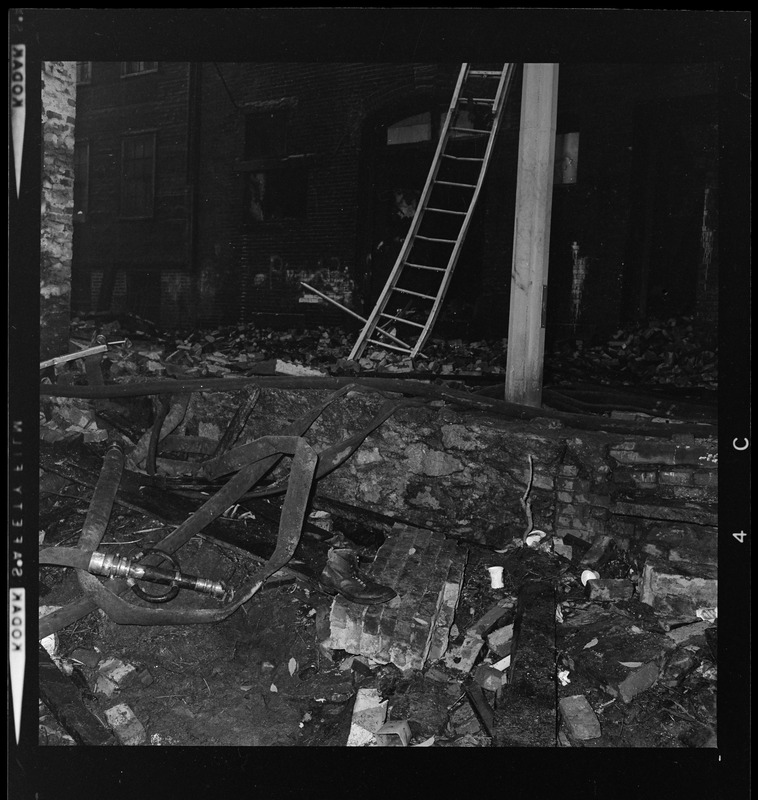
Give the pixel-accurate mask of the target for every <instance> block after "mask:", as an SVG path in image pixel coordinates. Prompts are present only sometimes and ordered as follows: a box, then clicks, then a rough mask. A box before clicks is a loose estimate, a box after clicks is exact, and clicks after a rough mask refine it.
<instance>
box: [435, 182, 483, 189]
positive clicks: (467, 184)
mask: <svg viewBox="0 0 758 800" xmlns="http://www.w3.org/2000/svg"><path fill="white" fill-rule="evenodd" d="M435 183H440V184H442V185H443V186H465V187H466V188H467V189H476V184H475V183H456V182H455V181H435Z"/></svg>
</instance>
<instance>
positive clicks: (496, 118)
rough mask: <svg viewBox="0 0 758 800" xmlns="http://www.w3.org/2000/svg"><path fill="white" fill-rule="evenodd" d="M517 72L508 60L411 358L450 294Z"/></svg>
mask: <svg viewBox="0 0 758 800" xmlns="http://www.w3.org/2000/svg"><path fill="white" fill-rule="evenodd" d="M515 71H516V70H515V65H514V64H512V63H509V64H508V66H507V68H505V69H504V70H503V72H502V74H501V76H500V82H499V83H498V87H497V92H496V94H495V102H494V104H493V108H494V111H493V119H492V130H491V133H490V137H489V140H488V142H487V147H486V150H485V153H484V159H483V162H482V169H481V171H480V172H479V177H478V179H477V182H476V188H475V189H474V194H473V196H472V198H471V202H470V205H469V209H468V212H467V213H466V217H465V219H464V220H463V224H462V226H461V230H460V232H459V233H458V239H457V241H456V244H455V246H454V247H453V251H452V253H451V254H450V259H449V261H448V265H447V268H446V269H445V273H444V275H443V276H442V281H441V284H440V287H439V289H438V290H437V299H436V300H435V301H434V305H433V307H432V310H431V312H430V313H429V317H428V319H427V322H426V325H425V326H424V330H423V331H422V332H421V334H420V336H419V338H418V340H417V342H416V344H415V345H414V347H413V352H412V354H411V358H415V356H416V355H418V352H419V350H420V349H421V348H422V347H423V346H424V345H425V344H426V341H427V339H428V338H429V334H430V333H431V331H432V327H433V326H434V323H435V322H436V321H437V316H438V314H439V311H440V308H441V307H442V303H443V301H444V299H445V295H446V294H447V290H448V287H449V285H450V281H451V280H452V277H453V270H454V269H455V265H456V263H457V261H458V256H459V255H460V252H461V250H462V248H463V243H464V241H465V239H466V233H467V232H468V228H469V225H470V223H471V220H472V218H473V216H474V209H475V208H476V201H477V200H478V199H479V194H480V192H481V190H482V186H483V185H484V179H485V177H486V174H487V166H488V165H489V160H490V156H491V154H492V150H493V148H494V146H495V139H496V137H497V132H498V130H499V128H500V123H501V121H502V118H503V114H502V111H503V108H504V107H505V100H506V99H507V96H508V92H509V91H510V87H511V83H512V82H513V76H514V73H515Z"/></svg>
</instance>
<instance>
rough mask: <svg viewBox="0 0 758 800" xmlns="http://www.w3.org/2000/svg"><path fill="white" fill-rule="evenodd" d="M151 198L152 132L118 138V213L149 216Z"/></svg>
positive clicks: (127, 215)
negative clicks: (119, 174) (119, 210)
mask: <svg viewBox="0 0 758 800" xmlns="http://www.w3.org/2000/svg"><path fill="white" fill-rule="evenodd" d="M154 197H155V132H154V131H150V132H148V133H140V134H134V135H132V136H127V137H125V138H124V139H122V140H121V216H122V217H151V216H152V215H153V205H154Z"/></svg>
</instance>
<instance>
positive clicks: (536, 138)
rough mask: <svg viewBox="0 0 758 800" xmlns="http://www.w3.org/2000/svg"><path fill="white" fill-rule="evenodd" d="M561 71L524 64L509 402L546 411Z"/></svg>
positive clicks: (507, 388)
mask: <svg viewBox="0 0 758 800" xmlns="http://www.w3.org/2000/svg"><path fill="white" fill-rule="evenodd" d="M557 102H558V65H557V64H524V77H523V94H522V101H521V132H520V136H519V155H518V177H517V183H516V221H515V228H514V235H513V266H512V270H511V301H510V315H509V317H508V356H507V358H508V360H507V366H506V376H505V399H506V400H507V401H509V402H512V403H521V404H523V405H527V406H534V407H539V406H541V405H542V362H543V356H544V350H545V320H544V303H545V298H546V296H547V295H546V293H547V272H548V253H549V248H550V213H551V210H552V191H553V161H554V157H555V126H556V112H557Z"/></svg>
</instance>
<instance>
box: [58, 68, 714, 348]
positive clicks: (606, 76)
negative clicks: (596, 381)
mask: <svg viewBox="0 0 758 800" xmlns="http://www.w3.org/2000/svg"><path fill="white" fill-rule="evenodd" d="M84 64H88V65H89V67H82V69H83V70H84V73H83V74H84V79H83V80H80V83H79V87H78V89H79V97H80V99H79V124H78V129H77V151H78V155H79V158H78V162H77V163H78V165H79V172H78V173H77V178H78V179H81V180H80V181H79V184H78V185H79V186H80V187H81V188H82V191H81V192H79V194H78V196H79V197H80V199H81V198H82V197H84V198H85V199H86V208H80V207H79V206H80V205H81V204H80V203H78V204H77V212H78V213H77V219H78V223H77V225H76V233H75V248H74V249H75V254H74V296H75V304H76V306H77V308H79V309H82V310H89V309H94V308H101V309H105V308H108V307H110V308H113V309H114V310H120V309H123V310H130V311H133V312H136V313H138V314H142V315H144V316H147V317H149V318H151V319H153V320H155V321H156V322H159V323H161V324H163V325H176V326H179V325H192V324H217V323H222V322H223V323H229V322H237V321H249V320H261V322H262V323H264V324H275V325H281V326H291V325H295V326H300V325H302V326H308V325H312V324H320V323H324V322H335V323H338V324H343V325H349V324H351V323H355V321H354V320H353V319H352V318H351V317H348V315H346V314H345V313H343V312H341V311H340V310H339V309H336V308H334V307H332V306H330V305H327V304H326V303H324V302H323V301H317V299H316V298H315V297H314V296H313V295H312V294H310V293H308V292H307V291H304V290H303V288H302V286H301V283H300V282H301V281H302V280H305V281H307V282H308V283H310V284H311V285H314V286H315V287H316V288H319V289H320V290H321V291H324V292H325V293H327V294H329V295H330V296H332V297H334V299H336V300H337V301H339V302H340V303H342V304H344V305H347V306H349V307H351V308H353V309H354V310H355V311H357V312H358V313H361V314H364V315H365V314H367V313H368V311H369V310H370V308H371V306H372V304H373V300H374V298H375V297H376V294H377V293H378V290H379V288H380V287H381V285H382V284H383V282H384V277H385V275H386V274H387V272H388V270H389V267H390V266H391V263H392V261H393V260H394V259H393V256H394V251H393V239H394V238H397V236H398V234H397V231H395V230H394V229H393V215H394V214H395V213H396V212H397V211H398V206H397V202H398V200H397V198H398V197H399V196H401V197H402V196H403V193H406V195H407V196H411V195H412V194H413V193H414V192H420V191H421V189H422V188H423V185H424V180H425V178H426V173H427V171H428V167H429V164H430V163H431V159H432V156H433V153H434V148H435V145H436V135H437V132H438V130H439V125H440V121H441V118H442V115H443V114H444V112H445V111H446V109H447V106H448V104H449V102H450V97H451V95H452V92H453V87H454V84H455V79H456V77H457V72H458V66H459V65H457V64H452V63H451V64H401V63H381V64H379V63H376V64H370V63H362V64H357V63H353V64H338V63H258V64H255V63H230V62H223V63H222V62H218V63H215V62H211V63H194V64H189V63H179V62H174V63H169V62H160V63H156V62H106V63H103V62H94V63H90V62H84ZM80 77H82V76H81V75H80ZM717 96H718V84H717V80H716V72H715V67H713V66H712V65H709V64H698V65H692V64H689V65H686V64H683V65H668V66H666V65H655V66H651V65H645V64H634V65H620V64H616V65H613V64H611V65H578V64H567V65H561V68H560V84H559V99H558V120H557V133H558V135H559V136H561V137H564V138H565V140H566V141H568V140H571V141H572V142H573V144H574V150H573V151H572V153H573V161H574V162H575V163H574V164H573V167H575V168H576V172H575V180H570V181H569V182H566V183H561V182H557V183H556V185H555V187H554V197H553V220H552V232H551V251H550V275H549V292H548V309H547V311H548V313H547V331H548V337H550V336H551V335H552V336H558V337H560V336H564V335H573V334H576V333H588V332H591V331H592V330H594V329H595V328H602V329H609V328H613V327H614V326H617V325H619V324H621V323H623V322H628V321H632V320H635V319H644V318H647V317H649V316H654V315H673V314H681V313H700V314H701V315H702V316H704V317H706V318H710V319H714V318H715V303H714V302H713V301H714V296H715V295H714V292H715V287H716V278H717V266H718V264H717V262H718V257H717V252H718V251H717V247H715V246H714V244H715V236H716V232H717V219H716V214H715V208H716V205H715V200H714V198H715V194H716V188H717V185H718V174H717V166H716V165H717V155H716V154H717V130H718V126H717ZM519 106H520V74H517V76H516V79H515V81H514V85H513V89H512V92H511V96H510V99H509V101H508V104H507V107H506V118H505V120H504V124H503V127H502V128H501V132H500V135H499V138H498V141H497V143H496V147H495V151H494V155H493V161H492V163H491V166H490V170H489V173H488V176H487V180H486V182H485V186H484V188H483V193H482V195H481V196H480V201H479V205H478V209H477V212H476V214H475V218H474V220H473V222H472V226H471V228H470V231H469V235H468V237H467V241H466V245H465V247H464V250H463V253H462V255H461V259H460V261H459V265H458V268H457V270H456V275H455V278H454V280H453V283H452V286H451V289H450V292H449V295H448V300H447V313H446V315H443V318H442V319H441V320H440V325H441V326H443V327H444V326H445V325H446V324H447V325H448V326H449V328H448V329H449V330H450V331H451V332H456V333H457V332H458V331H460V333H466V332H470V333H471V334H472V335H476V336H479V335H488V336H504V335H506V332H507V308H508V293H509V284H510V268H511V255H512V237H513V222H514V201H515V178H516V175H515V171H516V151H517V146H518V128H519V116H520V111H519ZM571 134H574V136H570V135H571ZM576 134H579V136H578V137H577V136H576ZM577 142H578V150H577V149H576V147H577ZM561 153H562V155H565V153H568V151H563V150H562V151H561ZM565 158H567V159H569V161H570V160H571V157H570V156H569V155H565ZM568 163H569V162H567V161H565V159H564V160H563V161H562V162H561V164H559V166H565V165H566V164H568ZM82 176H86V177H82ZM85 186H86V191H85V190H84V187H85ZM82 202H84V200H82ZM574 243H576V247H575V248H573V249H572V245H574ZM456 319H457V320H459V321H464V322H465V325H463V324H461V325H458V327H457V328H456V326H455V325H454V324H452V325H451V322H452V323H454V322H455V320H456ZM464 329H465V330H464Z"/></svg>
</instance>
